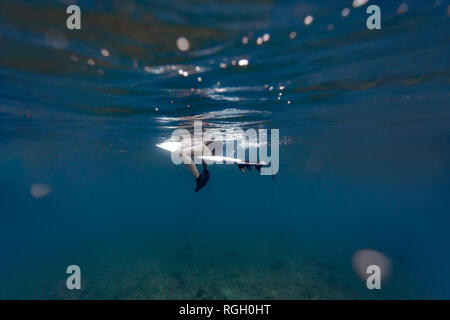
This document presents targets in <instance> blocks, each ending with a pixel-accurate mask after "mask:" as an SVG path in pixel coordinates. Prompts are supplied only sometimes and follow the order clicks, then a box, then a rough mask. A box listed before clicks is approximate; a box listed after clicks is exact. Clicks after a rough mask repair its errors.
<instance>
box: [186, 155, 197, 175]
mask: <svg viewBox="0 0 450 320" xmlns="http://www.w3.org/2000/svg"><path fill="white" fill-rule="evenodd" d="M183 163H184V164H185V165H186V167H188V169H189V170H191V172H192V174H193V175H194V177H195V179H198V177H199V176H200V173H199V172H198V170H197V167H196V166H195V164H194V161H192V159H191V158H189V157H187V156H183Z"/></svg>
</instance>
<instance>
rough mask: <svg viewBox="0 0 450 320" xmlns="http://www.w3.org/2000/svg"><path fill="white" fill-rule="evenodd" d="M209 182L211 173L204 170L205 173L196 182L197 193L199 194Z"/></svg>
mask: <svg viewBox="0 0 450 320" xmlns="http://www.w3.org/2000/svg"><path fill="white" fill-rule="evenodd" d="M208 180H209V171H208V170H203V173H200V175H199V176H198V178H197V179H196V180H195V182H196V183H197V186H196V187H195V192H198V191H199V190H200V189H201V188H203V187H204V186H206V184H207V183H208Z"/></svg>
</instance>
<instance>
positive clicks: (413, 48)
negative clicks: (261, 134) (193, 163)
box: [0, 0, 450, 299]
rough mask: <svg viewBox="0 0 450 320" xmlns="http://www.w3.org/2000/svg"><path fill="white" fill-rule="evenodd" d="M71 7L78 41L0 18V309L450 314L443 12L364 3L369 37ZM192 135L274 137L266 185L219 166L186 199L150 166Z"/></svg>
mask: <svg viewBox="0 0 450 320" xmlns="http://www.w3.org/2000/svg"><path fill="white" fill-rule="evenodd" d="M69 2H70V1H69ZM75 2H77V4H78V5H79V6H80V7H81V10H82V29H81V30H79V31H68V30H67V29H66V27H65V19H66V16H67V15H66V13H65V10H66V5H65V4H64V3H67V1H50V0H49V1H23V0H15V1H1V2H0V250H1V251H0V252H1V260H0V262H1V263H0V298H2V299H11V298H19V299H24V298H34V299H66V298H69V299H71V298H76V299H78V298H81V299H98V298H111V299H135V298H149V299H164V298H169V299H181V298H189V299H228V298H231V299H245V298H263V299H266V298H269V299H283V298H290V299H324V298H325V299H329V298H334V299H355V298H357V299H359V298H363V299H398V298H450V255H449V250H448V246H449V244H450V233H449V230H450V217H449V212H450V200H449V199H450V184H449V181H450V166H449V164H450V109H449V106H450V104H449V102H450V91H449V84H450V60H449V49H450V32H449V31H450V18H449V15H450V9H449V5H450V3H449V1H436V2H435V1H425V0H421V1H418V0H415V1H397V0H392V1H377V2H376V4H378V5H379V6H380V8H381V13H382V29H381V30H374V31H371V30H368V29H367V28H366V18H367V16H368V15H367V14H366V13H365V11H366V7H367V6H368V5H370V4H374V3H375V2H373V1H369V2H368V3H367V4H365V5H364V6H362V7H359V8H353V7H352V1H350V0H346V1H327V2H326V3H325V1H320V3H319V2H315V1H301V2H298V1H269V0H266V1H253V0H247V1H200V0H198V1H194V0H191V1H181V0H178V1H176V0H170V1H169V0H160V1H148V2H147V1H146V2H145V3H144V2H140V1H137V0H135V1H131V0H126V1H125V0H120V1H118V0H117V1H87V0H79V1H75ZM402 3H406V4H407V5H408V6H407V11H406V12H404V13H399V10H398V8H399V6H400V5H401V4H402ZM344 7H348V8H350V9H351V12H350V14H349V15H348V16H347V17H343V16H342V15H341V10H342V9H343V8H344ZM403 7H404V6H403ZM400 12H401V10H400ZM307 15H311V16H312V17H314V20H313V22H312V24H310V25H305V24H304V18H305V17H306V16H307ZM292 31H295V32H296V37H295V38H293V37H291V38H293V39H291V38H290V37H289V35H290V34H291V32H292ZM266 33H267V34H269V35H270V39H269V41H267V42H264V43H263V44H261V45H257V44H256V41H257V38H258V37H262V36H263V35H264V34H266ZM291 35H292V34H291ZM179 37H185V38H186V39H188V41H189V44H190V48H189V50H188V51H181V50H179V49H178V48H177V45H176V42H177V39H178V38H179ZM243 37H248V44H246V45H245V44H243V43H242V38H243ZM102 49H106V50H107V51H108V53H109V55H106V56H105V55H102V53H101V50H102ZM240 59H248V61H249V65H248V66H247V67H240V66H238V65H233V60H234V61H235V63H236V62H237V61H239V60H240ZM221 63H222V64H225V66H226V67H225V68H221V66H220V64H221ZM223 66H224V65H222V67H223ZM196 67H197V68H196ZM180 69H181V70H183V71H187V72H188V74H187V75H188V76H187V77H184V76H183V75H180V74H179V71H178V70H180ZM198 77H201V80H202V81H201V82H199V81H198V79H197V78H198ZM280 86H283V87H285V89H284V90H280ZM270 87H273V90H270ZM280 92H281V93H282V95H281V96H279V93H280ZM278 97H280V99H277V98H278ZM194 116H195V117H194ZM194 118H201V119H203V120H204V124H205V123H206V125H207V127H210V128H216V129H222V128H228V127H241V128H255V129H259V128H267V129H271V128H279V129H280V142H281V145H280V169H279V172H278V174H277V175H276V176H275V180H274V181H272V178H271V177H270V176H259V175H257V174H256V172H252V173H251V174H246V175H245V176H244V175H243V174H242V173H240V172H239V170H238V169H237V168H235V167H234V166H233V167H229V166H220V165H213V166H212V167H211V168H210V172H211V179H210V181H209V182H208V185H207V186H206V187H205V188H203V189H202V190H201V191H200V192H198V193H195V192H194V187H195V182H194V179H193V178H192V175H191V173H190V172H189V171H188V170H186V168H184V167H183V166H176V165H174V164H173V163H172V162H171V161H170V155H169V154H167V153H165V152H164V151H163V150H161V149H158V148H156V147H155V144H156V143H159V142H161V141H163V140H164V139H167V138H168V137H169V136H170V135H171V133H172V131H173V130H174V129H175V128H180V127H184V128H188V129H189V128H191V126H192V124H193V121H192V120H193V119H194ZM36 184H41V185H45V186H46V188H48V189H47V192H46V194H45V195H44V196H43V197H35V196H33V194H32V193H30V188H32V186H33V185H34V186H35V185H36ZM366 248H369V249H373V250H376V251H378V252H380V253H382V254H384V255H385V256H386V257H388V258H389V259H390V260H391V263H392V275H391V277H390V278H389V279H386V281H384V280H383V282H382V289H381V290H374V291H369V290H367V288H366V286H365V282H364V281H363V280H361V279H360V278H358V276H357V275H356V273H355V271H354V269H353V267H352V257H353V255H354V253H355V252H357V251H358V250H360V249H366ZM71 264H76V265H79V266H80V268H81V270H82V277H83V280H82V281H83V290H82V291H81V292H77V293H74V292H68V291H67V289H65V287H64V286H65V279H66V277H67V276H68V275H67V274H66V272H65V271H66V268H67V266H68V265H71Z"/></svg>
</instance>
